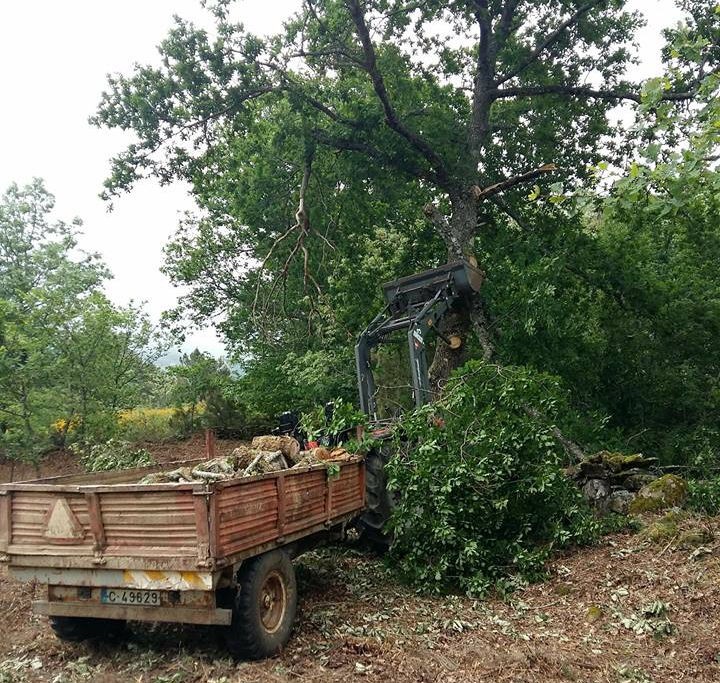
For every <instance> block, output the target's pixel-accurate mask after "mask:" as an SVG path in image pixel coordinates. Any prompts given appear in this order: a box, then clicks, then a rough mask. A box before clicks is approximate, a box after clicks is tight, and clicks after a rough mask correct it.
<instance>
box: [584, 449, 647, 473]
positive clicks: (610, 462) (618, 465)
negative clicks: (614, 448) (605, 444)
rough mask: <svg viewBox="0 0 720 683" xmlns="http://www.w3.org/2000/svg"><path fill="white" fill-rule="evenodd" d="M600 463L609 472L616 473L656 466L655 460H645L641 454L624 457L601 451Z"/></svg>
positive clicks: (622, 454) (621, 454)
mask: <svg viewBox="0 0 720 683" xmlns="http://www.w3.org/2000/svg"><path fill="white" fill-rule="evenodd" d="M597 455H600V457H601V462H602V463H603V465H605V466H606V467H607V468H608V469H609V470H610V471H611V472H614V473H618V472H622V471H623V470H629V469H632V468H648V467H655V466H656V465H657V464H658V459H657V458H646V457H645V456H644V455H642V453H633V454H632V455H625V454H624V453H610V452H608V451H601V452H600V453H599V454H597Z"/></svg>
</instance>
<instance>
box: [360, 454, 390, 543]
mask: <svg viewBox="0 0 720 683" xmlns="http://www.w3.org/2000/svg"><path fill="white" fill-rule="evenodd" d="M387 459H388V456H387V455H385V454H383V450H382V449H373V450H371V451H370V452H369V453H368V454H367V456H366V457H365V506H366V510H365V512H364V513H363V514H362V516H361V517H360V525H361V528H362V535H363V538H365V539H366V540H368V541H369V542H370V543H372V544H373V545H374V546H376V547H377V548H378V549H379V550H387V549H388V548H389V547H390V545H391V544H392V535H391V534H388V533H387V532H386V531H385V525H386V524H387V522H388V520H389V519H390V516H391V515H392V511H393V509H394V508H395V501H394V499H393V497H392V495H391V494H390V492H389V491H388V488H387V475H386V474H385V463H386V462H387Z"/></svg>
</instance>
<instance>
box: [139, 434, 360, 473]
mask: <svg viewBox="0 0 720 683" xmlns="http://www.w3.org/2000/svg"><path fill="white" fill-rule="evenodd" d="M356 457H357V456H355V455H353V454H351V453H348V452H347V451H346V450H345V449H344V448H335V449H328V448H325V447H323V446H319V447H317V448H313V449H312V450H309V451H303V450H300V443H299V442H298V441H297V439H294V438H293V437H291V436H270V435H268V436H256V437H255V438H254V439H253V440H252V444H251V445H250V446H240V447H239V448H236V449H235V450H234V451H233V452H232V453H231V454H230V455H229V456H226V457H222V458H213V459H212V460H204V461H203V462H200V463H198V464H196V465H194V466H187V467H178V468H177V469H174V470H171V471H169V472H153V473H151V474H148V475H146V476H144V477H143V478H142V479H141V480H140V482H139V483H140V484H170V483H191V484H201V483H207V482H214V481H227V480H229V479H238V478H241V477H251V476H253V475H256V474H267V473H269V472H278V471H280V470H290V469H298V468H301V467H311V466H312V465H320V464H326V463H331V462H348V461H350V460H354V459H355V458H356Z"/></svg>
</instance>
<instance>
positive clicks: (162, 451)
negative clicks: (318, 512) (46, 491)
mask: <svg viewBox="0 0 720 683" xmlns="http://www.w3.org/2000/svg"><path fill="white" fill-rule="evenodd" d="M242 443H245V442H243V441H233V440H220V439H218V440H217V441H216V442H215V453H216V455H219V456H220V455H228V454H229V453H230V452H231V451H232V449H233V448H236V447H237V446H239V445H240V444H242ZM138 447H145V448H147V449H148V450H149V451H150V452H151V453H152V455H153V457H154V458H155V460H156V461H157V462H159V463H163V462H173V461H175V460H191V459H192V458H201V457H203V456H204V454H205V436H204V435H203V434H196V435H195V436H193V437H192V438H190V439H187V440H186V441H173V442H169V443H147V444H138ZM82 471H83V470H82V467H81V466H80V464H79V462H78V459H77V458H76V457H75V456H74V455H73V454H72V453H70V452H69V451H54V452H52V453H49V454H48V455H47V456H46V457H45V458H43V460H42V462H41V463H40V464H39V465H37V466H35V465H31V464H27V463H16V464H13V463H10V462H3V461H0V482H7V481H24V480H26V479H37V478H38V477H59V476H62V475H64V474H76V473H78V472H82ZM0 681H1V679H0Z"/></svg>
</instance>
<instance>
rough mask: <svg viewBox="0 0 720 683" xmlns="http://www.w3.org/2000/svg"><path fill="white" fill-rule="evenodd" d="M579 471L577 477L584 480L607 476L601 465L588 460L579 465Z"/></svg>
mask: <svg viewBox="0 0 720 683" xmlns="http://www.w3.org/2000/svg"><path fill="white" fill-rule="evenodd" d="M579 470H580V472H579V476H580V477H584V478H586V479H602V478H603V477H605V476H606V474H607V472H606V470H605V467H604V465H603V464H602V463H600V462H590V461H589V460H583V461H582V462H581V463H580V465H579Z"/></svg>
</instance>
